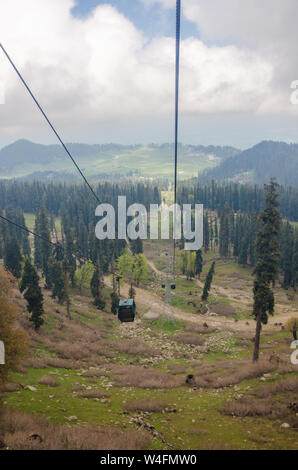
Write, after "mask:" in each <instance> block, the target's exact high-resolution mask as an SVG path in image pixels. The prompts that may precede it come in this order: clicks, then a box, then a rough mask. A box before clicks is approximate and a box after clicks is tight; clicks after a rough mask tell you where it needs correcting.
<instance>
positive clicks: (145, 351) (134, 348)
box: [108, 338, 160, 356]
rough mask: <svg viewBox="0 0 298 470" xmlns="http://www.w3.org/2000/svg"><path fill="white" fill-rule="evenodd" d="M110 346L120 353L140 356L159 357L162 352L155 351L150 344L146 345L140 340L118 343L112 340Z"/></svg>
mask: <svg viewBox="0 0 298 470" xmlns="http://www.w3.org/2000/svg"><path fill="white" fill-rule="evenodd" d="M108 345H109V346H110V347H111V348H113V349H116V350H117V351H118V352H121V353H125V354H133V355H140V356H158V355H159V354H160V351H158V350H156V349H153V348H152V347H151V346H150V345H149V344H146V343H144V341H141V340H140V339H138V338H133V339H130V340H124V341H120V342H119V341H116V340H110V341H109V342H108Z"/></svg>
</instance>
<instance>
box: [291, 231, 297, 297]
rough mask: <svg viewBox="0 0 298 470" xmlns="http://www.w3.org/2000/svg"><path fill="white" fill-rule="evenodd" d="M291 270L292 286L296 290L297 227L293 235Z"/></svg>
mask: <svg viewBox="0 0 298 470" xmlns="http://www.w3.org/2000/svg"><path fill="white" fill-rule="evenodd" d="M292 272H293V287H294V290H295V291H296V286H297V282H298V230H297V229H296V230H295V236H294V249H293V266H292Z"/></svg>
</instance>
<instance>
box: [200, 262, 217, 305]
mask: <svg viewBox="0 0 298 470" xmlns="http://www.w3.org/2000/svg"><path fill="white" fill-rule="evenodd" d="M214 269H215V261H213V263H212V265H211V267H210V269H209V271H208V274H207V276H206V280H205V284H204V289H203V294H202V301H203V302H205V301H206V300H207V299H208V295H209V291H210V289H211V284H212V279H213V274H214Z"/></svg>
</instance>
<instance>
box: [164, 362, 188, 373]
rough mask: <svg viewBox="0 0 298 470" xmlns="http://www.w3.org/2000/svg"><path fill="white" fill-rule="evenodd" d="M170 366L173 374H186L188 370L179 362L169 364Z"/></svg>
mask: <svg viewBox="0 0 298 470" xmlns="http://www.w3.org/2000/svg"><path fill="white" fill-rule="evenodd" d="M168 368H169V369H170V372H171V374H173V375H178V374H185V372H186V368H185V367H183V366H180V365H179V364H169V366H168Z"/></svg>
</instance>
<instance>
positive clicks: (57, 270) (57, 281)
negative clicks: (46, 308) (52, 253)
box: [49, 261, 67, 304]
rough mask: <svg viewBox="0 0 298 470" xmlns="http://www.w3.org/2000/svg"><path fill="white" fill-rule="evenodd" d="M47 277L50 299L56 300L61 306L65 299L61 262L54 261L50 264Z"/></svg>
mask: <svg viewBox="0 0 298 470" xmlns="http://www.w3.org/2000/svg"><path fill="white" fill-rule="evenodd" d="M49 275H50V278H51V285H52V297H53V299H56V298H57V299H58V302H59V304H62V303H63V302H65V301H66V298H67V293H66V289H65V275H64V272H63V267H62V261H54V262H53V263H51V264H50V266H49Z"/></svg>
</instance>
